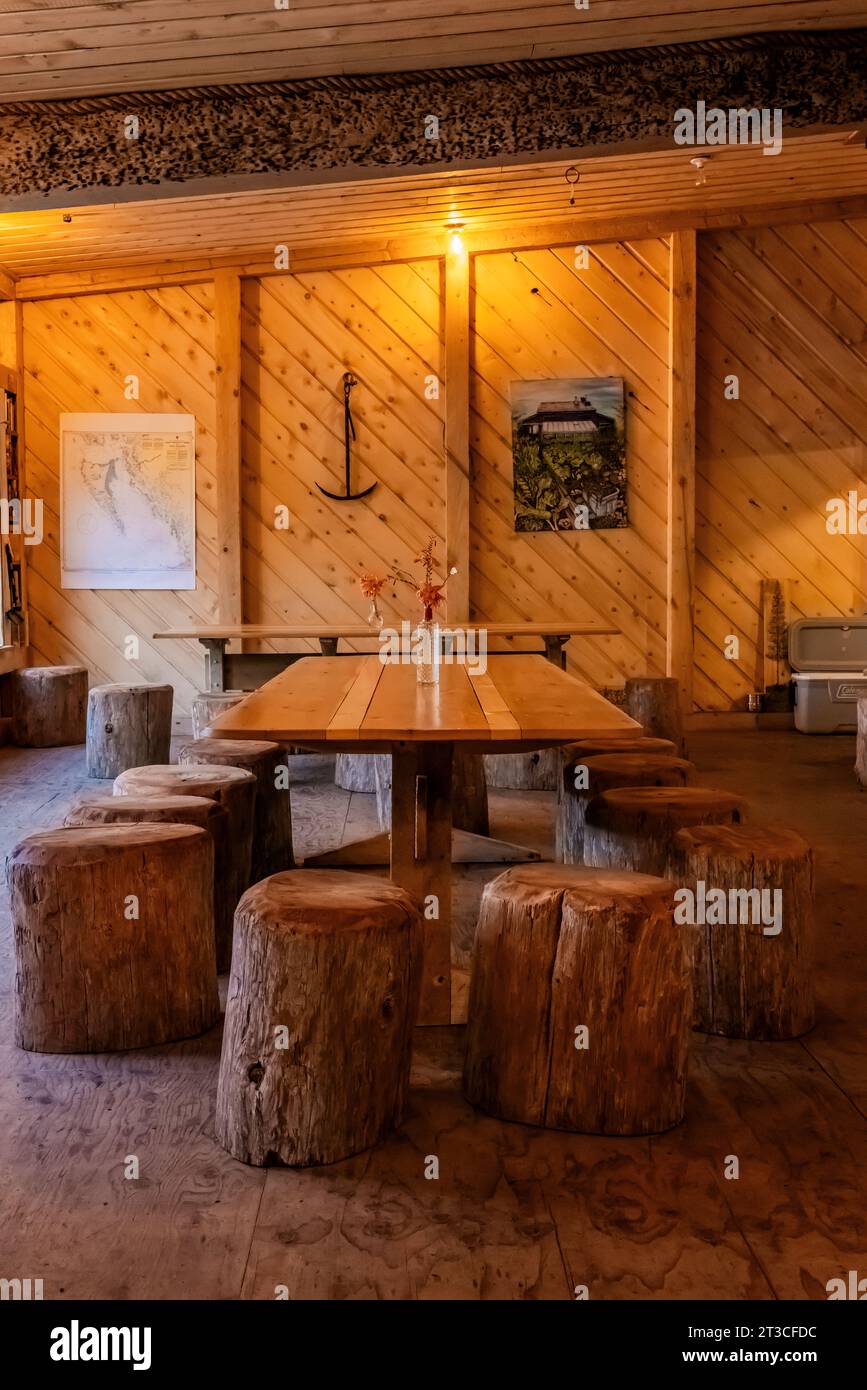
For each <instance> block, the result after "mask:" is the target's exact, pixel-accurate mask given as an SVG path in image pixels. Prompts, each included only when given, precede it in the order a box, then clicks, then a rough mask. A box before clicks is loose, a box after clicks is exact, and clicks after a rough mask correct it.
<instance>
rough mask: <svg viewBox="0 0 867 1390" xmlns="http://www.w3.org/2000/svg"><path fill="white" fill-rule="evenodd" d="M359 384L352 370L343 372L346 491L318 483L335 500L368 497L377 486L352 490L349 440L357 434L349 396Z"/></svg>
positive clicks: (352, 500) (346, 500)
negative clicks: (335, 489) (339, 490)
mask: <svg viewBox="0 0 867 1390" xmlns="http://www.w3.org/2000/svg"><path fill="white" fill-rule="evenodd" d="M357 385H358V381H357V379H356V378H355V377H354V376H353V375H352V372H344V373H343V444H344V460H345V466H346V491H345V492H329V491H328V488H327V487H323V486H322V484H321V483H317V484H316V486H317V487H318V488H319V491H320V492H323V493H324V494H325V496H326V497H331V498H333V499H334V501H335V502H357V501H358V499H359V498H360V497H367V495H368V493H371V492H373V489H374V488H375V487H376V483H371V484H370V487H366V488H365V489H364V491H363V492H353V491H352V490H351V488H352V483H351V479H350V454H349V440H350V436H351V437H352V438H353V439H355V438H356V434H355V425H354V424H353V423H352V409H351V407H350V404H349V397H350V395H351V393H352V388H353V386H357Z"/></svg>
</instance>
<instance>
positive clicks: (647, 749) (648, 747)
mask: <svg viewBox="0 0 867 1390" xmlns="http://www.w3.org/2000/svg"><path fill="white" fill-rule="evenodd" d="M600 753H658V754H659V756H660V757H662V758H676V757H677V756H678V750H677V745H676V744H674V743H672V741H671V739H670V738H650V737H649V736H648V735H646V734H638V735H637V736H636V737H635V738H628V737H627V738H582V739H579V740H578V742H577V743H567V744H566V745H565V746H564V747H563V748H561V749H560V756H561V759H563V758H565V759H571V760H572V761H573V762H580V761H581V759H582V758H595V757H596V756H597V754H600Z"/></svg>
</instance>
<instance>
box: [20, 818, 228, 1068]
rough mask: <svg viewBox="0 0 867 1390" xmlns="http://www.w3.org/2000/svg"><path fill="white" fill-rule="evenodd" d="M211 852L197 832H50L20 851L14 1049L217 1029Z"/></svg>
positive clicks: (114, 1043) (89, 1045) (104, 1047)
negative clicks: (215, 1027)
mask: <svg viewBox="0 0 867 1390" xmlns="http://www.w3.org/2000/svg"><path fill="white" fill-rule="evenodd" d="M213 854H214V851H213V847H212V844H211V840H210V838H209V836H208V835H207V834H206V833H205V831H204V830H200V829H198V828H197V827H196V826H191V825H103V826H85V827H81V828H78V829H64V830H50V831H45V832H43V833H41V834H38V835H31V836H29V837H28V839H26V840H23V841H22V842H21V844H19V845H17V846H16V848H15V849H14V850H13V851H12V854H11V855H10V858H9V863H8V874H9V890H10V899H11V907H12V920H13V924H14V932H15V954H16V965H17V971H16V1000H15V1003H16V1010H15V1040H16V1042H17V1044H18V1046H19V1047H23V1048H26V1049H27V1050H28V1051H30V1052H113V1051H119V1050H122V1049H125V1048H130V1047H150V1046H152V1045H153V1044H155V1043H165V1042H174V1041H176V1040H177V1039H179V1038H188V1037H192V1036H194V1035H195V1034H197V1033H202V1032H204V1031H205V1029H207V1028H210V1027H211V1026H212V1025H213V1024H214V1023H216V1021H217V1019H218V1017H219V1001H218V997H217V973H216V966H215V960H214V923H213V906H212V903H213V891H212V878H213V872H214V865H213Z"/></svg>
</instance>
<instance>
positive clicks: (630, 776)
mask: <svg viewBox="0 0 867 1390" xmlns="http://www.w3.org/2000/svg"><path fill="white" fill-rule="evenodd" d="M582 768H583V769H586V772H585V773H584V774H583V775H581V777H580V781H581V783H582V785H580V786H578V785H576V775H578V773H577V771H576V770H578V769H582ZM694 772H695V765H694V764H693V763H688V762H686V761H685V760H684V759H683V758H672V757H666V756H662V757H660V756H659V755H657V754H652V753H651V754H648V753H600V754H597V756H596V757H592V758H587V757H579V758H574V759H572V760H571V761H566V762H565V765H564V768H563V776H562V778H561V780H560V786H559V788H558V792H557V820H556V825H555V845H556V848H555V858H556V859H558V860H559V862H560V863H561V864H583V863H584V818H585V815H586V813H587V807H588V806H589V805H590V802H591V801H592V800H593V798H594V797H595V796H600V795H601V794H602V792H607V791H609V790H610V789H611V788H612V787H685V786H686V785H687V783H688V782H690V781H691V780H692V775H693V773H694ZM584 782H586V784H587V785H586V786H584V785H583V783H584Z"/></svg>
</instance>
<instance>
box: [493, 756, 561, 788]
mask: <svg viewBox="0 0 867 1390" xmlns="http://www.w3.org/2000/svg"><path fill="white" fill-rule="evenodd" d="M484 758H485V778H486V780H487V783H488V786H489V787H494V788H496V789H498V790H500V791H514V792H553V791H556V790H557V780H558V771H559V758H558V750H557V749H556V748H540V749H539V750H538V752H535V753H485V755H484Z"/></svg>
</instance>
